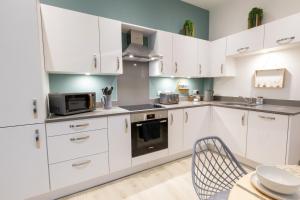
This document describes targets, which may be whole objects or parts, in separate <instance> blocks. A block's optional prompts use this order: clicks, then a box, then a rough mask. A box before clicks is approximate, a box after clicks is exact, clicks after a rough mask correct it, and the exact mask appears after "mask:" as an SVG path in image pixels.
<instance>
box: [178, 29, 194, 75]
mask: <svg viewBox="0 0 300 200" xmlns="http://www.w3.org/2000/svg"><path fill="white" fill-rule="evenodd" d="M173 63H174V74H175V76H179V77H180V76H195V74H199V68H198V66H197V39H196V38H192V37H187V36H183V35H178V34H173Z"/></svg>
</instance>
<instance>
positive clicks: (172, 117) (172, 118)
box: [171, 113, 174, 125]
mask: <svg viewBox="0 0 300 200" xmlns="http://www.w3.org/2000/svg"><path fill="white" fill-rule="evenodd" d="M173 122H174V116H173V113H171V125H173Z"/></svg>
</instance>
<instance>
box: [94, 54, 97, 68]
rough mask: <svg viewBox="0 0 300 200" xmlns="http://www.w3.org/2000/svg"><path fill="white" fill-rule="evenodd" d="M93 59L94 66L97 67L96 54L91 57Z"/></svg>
mask: <svg viewBox="0 0 300 200" xmlns="http://www.w3.org/2000/svg"><path fill="white" fill-rule="evenodd" d="M93 60H94V68H95V69H97V65H98V64H97V55H94V57H93Z"/></svg>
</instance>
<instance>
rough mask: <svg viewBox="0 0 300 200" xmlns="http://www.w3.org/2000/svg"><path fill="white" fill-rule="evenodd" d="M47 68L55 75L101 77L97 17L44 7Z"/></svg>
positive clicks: (43, 18) (42, 7)
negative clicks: (67, 74)
mask: <svg viewBox="0 0 300 200" xmlns="http://www.w3.org/2000/svg"><path fill="white" fill-rule="evenodd" d="M41 9H42V20H43V21H42V23H43V40H44V53H45V64H46V70H47V71H48V72H54V73H99V72H100V53H99V44H100V42H99V27H98V17H97V16H93V15H88V14H84V13H79V12H74V11H71V10H66V9H62V8H57V7H53V6H48V5H42V6H41Z"/></svg>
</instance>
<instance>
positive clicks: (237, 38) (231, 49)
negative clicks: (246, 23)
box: [226, 26, 264, 56]
mask: <svg viewBox="0 0 300 200" xmlns="http://www.w3.org/2000/svg"><path fill="white" fill-rule="evenodd" d="M263 46H264V26H259V27H256V28H252V29H249V30H246V31H243V32H240V33H237V34H234V35H230V36H229V37H228V38H227V50H226V55H227V56H235V55H240V54H246V53H251V52H254V51H257V50H261V49H263Z"/></svg>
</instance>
